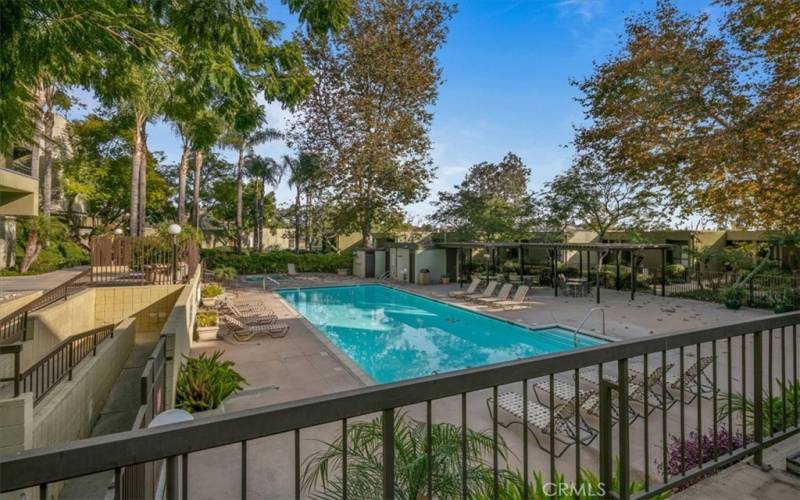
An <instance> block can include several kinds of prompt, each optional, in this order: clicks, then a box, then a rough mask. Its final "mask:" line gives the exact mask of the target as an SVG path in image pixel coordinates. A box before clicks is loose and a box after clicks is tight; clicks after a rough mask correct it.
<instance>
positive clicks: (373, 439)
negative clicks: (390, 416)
mask: <svg viewBox="0 0 800 500" xmlns="http://www.w3.org/2000/svg"><path fill="white" fill-rule="evenodd" d="M394 439H395V441H394V443H395V492H396V495H397V498H399V499H408V500H423V499H428V498H429V497H428V496H427V481H428V479H427V478H428V475H427V474H428V472H427V471H428V450H427V426H426V424H425V423H424V422H418V421H416V420H414V419H412V418H410V417H408V416H406V415H405V414H402V413H398V414H396V416H395V420H394ZM466 443H467V464H468V466H467V488H468V490H469V491H483V490H486V489H487V488H488V487H490V485H491V484H492V479H493V474H492V468H491V465H490V464H489V463H488V462H487V461H486V458H485V457H489V456H491V451H492V435H491V434H490V433H488V432H476V431H473V430H467V440H466ZM324 444H325V445H326V448H325V449H322V450H320V451H318V452H316V453H314V454H312V455H310V456H309V457H308V458H307V459H306V461H305V465H304V472H303V485H304V487H305V489H306V490H307V491H308V492H309V495H310V496H311V497H312V498H319V499H329V498H330V499H333V498H342V490H343V485H342V482H341V477H340V472H341V466H342V462H341V459H342V438H341V436H340V437H339V438H337V439H336V440H335V441H333V442H331V443H324ZM382 449H383V417H378V418H376V419H374V420H371V421H369V422H356V423H353V424H352V425H350V426H349V427H348V429H347V492H348V496H350V497H352V498H381V496H382V494H383V493H382V490H381V489H382V484H383V482H382V481H383V479H382V474H383V461H382V458H381V457H382ZM498 452H499V455H500V457H502V459H503V461H505V459H506V456H507V454H508V448H507V446H506V444H505V442H504V441H503V440H502V438H500V439H499V442H498ZM461 453H462V434H461V427H459V426H457V425H453V424H449V423H435V424H433V425H432V426H431V456H432V457H433V458H432V467H433V470H432V476H433V491H434V494H435V497H436V498H458V497H460V496H461Z"/></svg>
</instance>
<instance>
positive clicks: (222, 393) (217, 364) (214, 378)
mask: <svg viewBox="0 0 800 500" xmlns="http://www.w3.org/2000/svg"><path fill="white" fill-rule="evenodd" d="M223 352H224V351H215V352H214V354H212V355H210V356H207V355H206V353H201V354H200V357H198V358H188V357H187V358H186V363H184V364H183V365H182V366H181V369H180V372H178V381H177V383H176V385H175V398H176V401H175V406H176V407H177V408H180V409H182V410H186V411H188V412H189V413H192V414H193V415H194V416H195V417H196V418H197V417H203V416H209V415H214V414H218V413H222V412H224V411H225V407H224V405H223V403H224V401H225V398H227V397H228V396H231V395H232V394H235V393H237V392H239V391H241V390H242V388H243V386H244V385H245V384H247V381H246V380H245V379H244V377H242V376H241V374H239V372H237V371H236V370H234V368H233V366H234V363H233V361H221V360H220V358H221V357H222V354H223Z"/></svg>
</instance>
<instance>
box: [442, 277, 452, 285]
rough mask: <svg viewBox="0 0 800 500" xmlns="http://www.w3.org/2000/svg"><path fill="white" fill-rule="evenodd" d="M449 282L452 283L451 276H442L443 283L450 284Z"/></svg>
mask: <svg viewBox="0 0 800 500" xmlns="http://www.w3.org/2000/svg"><path fill="white" fill-rule="evenodd" d="M449 284H450V277H449V276H442V285H449Z"/></svg>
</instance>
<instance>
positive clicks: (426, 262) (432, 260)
mask: <svg viewBox="0 0 800 500" xmlns="http://www.w3.org/2000/svg"><path fill="white" fill-rule="evenodd" d="M421 269H428V270H429V271H430V272H431V283H432V284H436V283H439V282H440V280H441V278H442V276H444V275H446V274H447V251H446V250H445V249H443V248H428V249H425V250H420V251H419V252H418V253H417V255H416V257H415V260H414V271H415V272H416V273H419V271H420V270H421Z"/></svg>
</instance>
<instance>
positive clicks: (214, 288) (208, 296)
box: [200, 283, 225, 307]
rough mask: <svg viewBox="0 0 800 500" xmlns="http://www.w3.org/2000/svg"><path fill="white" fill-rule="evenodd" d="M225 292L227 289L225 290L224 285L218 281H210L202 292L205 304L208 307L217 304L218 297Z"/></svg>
mask: <svg viewBox="0 0 800 500" xmlns="http://www.w3.org/2000/svg"><path fill="white" fill-rule="evenodd" d="M224 292H225V290H223V289H222V287H221V286H219V285H217V284H216V283H209V284H208V285H206V286H204V287H203V290H202V292H201V293H200V296H201V300H202V302H203V305H204V306H206V307H214V306H215V305H216V304H217V297H219V296H220V295H222V294H223V293H224Z"/></svg>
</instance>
